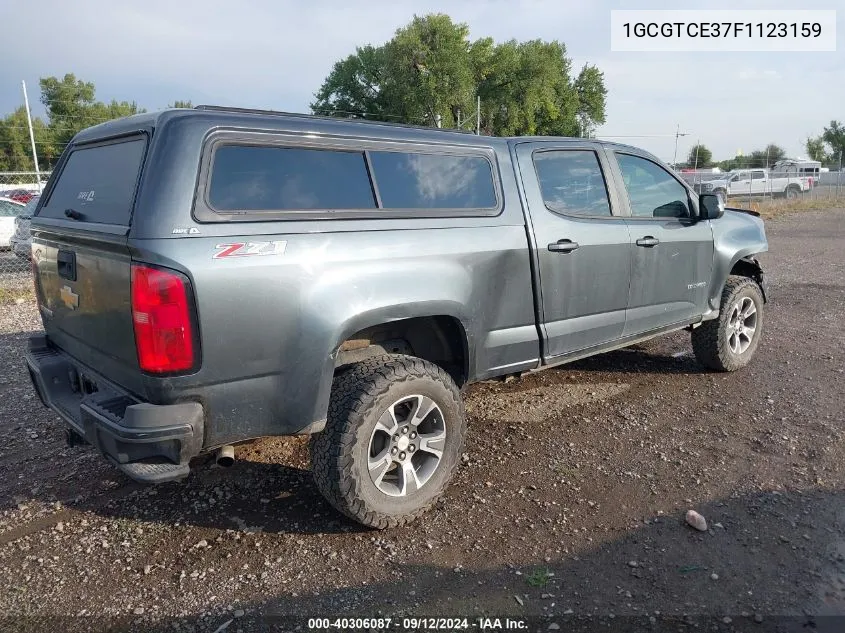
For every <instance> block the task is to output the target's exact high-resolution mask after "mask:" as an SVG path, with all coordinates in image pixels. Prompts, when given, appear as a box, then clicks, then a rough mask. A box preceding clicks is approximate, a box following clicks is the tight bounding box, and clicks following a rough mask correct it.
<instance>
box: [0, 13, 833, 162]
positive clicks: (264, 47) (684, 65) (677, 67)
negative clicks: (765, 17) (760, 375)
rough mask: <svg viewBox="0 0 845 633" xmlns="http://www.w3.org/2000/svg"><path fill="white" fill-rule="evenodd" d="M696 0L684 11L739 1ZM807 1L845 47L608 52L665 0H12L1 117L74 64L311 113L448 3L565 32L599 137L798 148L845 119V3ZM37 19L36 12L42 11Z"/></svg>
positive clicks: (725, 148) (663, 147)
mask: <svg viewBox="0 0 845 633" xmlns="http://www.w3.org/2000/svg"><path fill="white" fill-rule="evenodd" d="M736 4H737V3H736V2H735V1H733V2H723V1H718V0H712V1H707V0H699V1H698V2H687V3H684V5H683V8H700V9H729V8H737V6H736ZM799 4H800V8H803V9H810V8H812V9H837V8H838V9H840V10H839V14H838V15H837V51H836V52H814V53H728V52H708V53H703V52H698V53H630V52H629V53H624V52H611V50H610V10H611V9H670V8H679V5H678V3H677V2H660V1H657V2H655V1H648V0H639V1H637V2H632V1H623V0H617V1H610V0H590V1H589V2H586V1H584V0H451V1H450V2H435V1H432V0H417V1H416V2H412V1H409V0H392V1H388V0H370V1H369V2H366V3H363V2H362V3H355V2H349V1H348V0H347V1H345V2H341V1H339V0H311V1H310V2H303V1H301V0H300V1H299V2H291V1H286V0H242V1H241V2H232V1H231V0H203V1H202V2H195V1H194V0H177V1H176V2H174V1H173V0H168V1H165V0H145V1H144V2H143V3H120V2H114V0H79V1H78V2H67V1H66V0H27V2H25V3H24V2H13V1H9V2H4V3H2V6H0V24H5V25H9V24H26V25H35V26H34V27H31V26H27V27H26V28H7V29H4V33H3V38H2V41H0V53H2V54H0V59H2V60H3V62H2V64H0V115H5V114H6V113H8V112H11V111H12V110H14V109H15V108H16V107H18V106H20V105H21V104H22V101H23V98H22V92H21V80H25V81H26V83H27V87H28V92H29V98H30V104H31V107H32V110H33V113H34V114H36V115H38V114H41V115H43V107H42V106H41V105H40V104H39V103H38V96H39V94H38V80H39V78H40V77H46V76H51V75H54V76H59V77H61V76H63V75H64V74H65V73H69V72H72V73H74V74H76V76H77V78H80V79H84V80H85V81H92V82H94V84H95V85H96V88H97V98H98V99H100V100H103V101H109V100H111V99H117V100H119V101H120V100H128V101H136V102H137V103H138V104H139V105H140V106H142V107H144V108H146V109H148V110H156V109H160V108H164V107H166V106H167V104H168V103H171V102H173V101H174V100H176V99H185V100H191V101H192V102H193V103H194V104H198V103H213V104H219V105H230V106H241V107H254V108H269V109H274V110H287V111H296V112H306V111H308V104H309V103H310V101H311V99H312V97H313V94H314V92H315V91H316V90H317V89H318V88H319V86H320V84H321V83H322V81H323V79H324V78H325V77H326V75H327V74H328V73H329V72H330V70H331V68H332V65H333V64H334V62H335V61H337V60H339V59H341V58H343V57H345V56H347V55H349V54H351V53H354V51H355V47H356V46H361V45H364V44H374V45H378V44H381V43H384V42H385V41H387V40H388V39H390V38H391V37H392V35H393V33H394V31H395V30H396V29H397V28H399V27H401V26H403V25H405V24H406V23H407V22H409V21H410V19H411V18H412V17H413V15H414V14H418V15H422V14H425V13H430V12H444V13H448V14H449V15H450V16H451V17H452V18H453V20H455V21H458V22H465V23H467V24H468V25H469V28H470V37H471V38H472V39H475V38H478V37H486V36H489V37H492V38H494V40H496V41H504V40H509V39H517V40H528V39H537V38H539V39H543V40H559V41H561V42H563V43H564V44H565V45H566V48H567V51H568V54H569V55H570V57H571V58H572V60H573V68H574V69H575V70H576V71H577V69H579V68H580V67H581V66H582V65H583V64H584V63H590V64H594V65H596V66H598V67H599V69H601V70H602V71H603V72H604V76H605V85H606V87H607V89H608V101H607V122H606V123H605V124H604V125H602V126H601V127H600V128H599V129H598V130H597V135H598V136H599V137H606V138H609V139H611V140H619V141H621V142H626V143H629V144H631V145H637V146H640V147H643V148H644V149H647V150H649V151H651V152H653V153H654V154H656V155H657V156H658V157H659V158H661V159H663V160H666V161H668V162H671V161H672V160H673V158H674V155H675V141H676V136H675V134H676V132H677V131H680V132H681V133H683V134H685V136H681V137H679V138H678V139H677V140H678V149H677V155H678V160H682V157H683V156H685V155H686V154H687V153H688V151H689V149H690V147H691V146H692V145H693V144H694V143H696V142H697V141H700V142H701V143H703V144H704V145H706V146H707V147H709V148H710V149H711V150H712V152H713V154H714V158H715V159H717V160H719V159H724V158H730V157H732V156H734V155H736V154H737V152H743V153H745V154H748V153H750V152H751V151H752V150H755V149H760V148H763V147H764V146H765V145H766V144H768V143H776V144H778V145H780V146H782V147H784V148H785V149H786V150H787V153H788V154H789V155H790V156H796V157H797V156H803V155H805V154H806V152H805V150H804V140H805V139H806V138H807V137H808V136H816V135H818V134H820V133H821V131H822V129H823V127H824V126H825V125H828V124H829V123H830V121H831V120H832V119H837V120H843V119H845V25H844V24H843V16H845V2H842V0H809V1H808V2H801V3H799ZM741 8H743V9H779V8H782V9H791V8H795V2H794V0H787V1H782V0H765V1H757V0H745V1H744V2H743V3H742V7H741ZM33 16H37V19H36V20H32V18H33Z"/></svg>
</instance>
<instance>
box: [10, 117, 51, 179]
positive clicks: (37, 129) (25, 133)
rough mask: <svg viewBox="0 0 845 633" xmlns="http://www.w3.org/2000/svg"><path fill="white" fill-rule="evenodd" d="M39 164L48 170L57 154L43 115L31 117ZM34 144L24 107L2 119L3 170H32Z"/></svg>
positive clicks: (33, 166) (33, 164)
mask: <svg viewBox="0 0 845 633" xmlns="http://www.w3.org/2000/svg"><path fill="white" fill-rule="evenodd" d="M32 130H33V135H34V136H35V146H36V152H37V153H38V164H39V167H40V168H41V169H48V168H49V167H50V165H51V164H52V162H53V161H54V160H55V158H56V157H57V155H58V152H57V151H56V148H55V145H54V143H53V137H52V133H51V131H50V129H49V127H48V125H47V124H46V123H45V122H44V121H43V120H42V119H40V118H38V117H34V118H33V119H32ZM33 169H35V163H34V162H33V160H32V143H31V141H30V138H29V123H28V121H27V117H26V108H24V107H23V106H21V107H19V108H18V109H17V110H15V111H14V112H12V113H11V114H9V115H8V116H6V117H5V118H4V119H2V120H0V171H32V170H33Z"/></svg>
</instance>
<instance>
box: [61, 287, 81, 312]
mask: <svg viewBox="0 0 845 633" xmlns="http://www.w3.org/2000/svg"><path fill="white" fill-rule="evenodd" d="M59 295H60V296H61V297H62V303H64V304H65V305H66V306H67V307H68V308H70V309H71V310H76V309H77V308H78V307H79V295H78V294H76V293H75V292H74V291H73V290H71V287H70V286H62V290H61V292H60V293H59Z"/></svg>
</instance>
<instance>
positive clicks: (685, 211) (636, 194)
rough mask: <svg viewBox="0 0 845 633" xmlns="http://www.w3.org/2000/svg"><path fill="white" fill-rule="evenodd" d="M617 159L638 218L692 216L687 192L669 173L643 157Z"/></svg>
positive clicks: (621, 156)
mask: <svg viewBox="0 0 845 633" xmlns="http://www.w3.org/2000/svg"><path fill="white" fill-rule="evenodd" d="M616 159H617V161H618V162H619V169H620V170H621V172H622V179H623V180H624V182H625V188H626V189H627V191H628V200H629V201H630V204H631V214H632V215H633V216H634V217H638V218H688V217H690V209H689V195H688V194H687V190H686V188H685V187H684V186H683V185H682V184H681V183H679V182H678V181H677V180H675V178H674V177H673V176H672V175H671V174H670V173H669V172H668V171H666V170H665V169H663V168H662V167H661V166H660V165H658V164H656V163H653V162H651V161H650V160H647V159H645V158H641V157H639V156H632V155H630V154H617V155H616Z"/></svg>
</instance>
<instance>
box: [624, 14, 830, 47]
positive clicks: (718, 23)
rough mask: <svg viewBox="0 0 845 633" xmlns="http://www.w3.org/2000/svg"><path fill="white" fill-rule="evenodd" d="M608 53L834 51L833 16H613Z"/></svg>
mask: <svg viewBox="0 0 845 633" xmlns="http://www.w3.org/2000/svg"><path fill="white" fill-rule="evenodd" d="M610 50H612V51H629V52H642V51H662V52H798V51H817V52H832V51H836V11H832V10H824V11H822V10H772V11H759V10H753V11H752V10H727V9H725V10H712V9H706V10H651V9H649V10H645V9H644V10H627V9H626V10H612V11H611V12H610Z"/></svg>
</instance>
